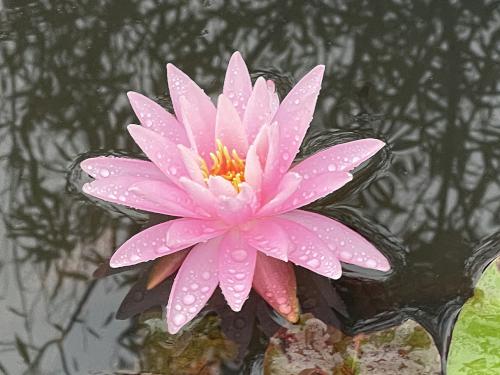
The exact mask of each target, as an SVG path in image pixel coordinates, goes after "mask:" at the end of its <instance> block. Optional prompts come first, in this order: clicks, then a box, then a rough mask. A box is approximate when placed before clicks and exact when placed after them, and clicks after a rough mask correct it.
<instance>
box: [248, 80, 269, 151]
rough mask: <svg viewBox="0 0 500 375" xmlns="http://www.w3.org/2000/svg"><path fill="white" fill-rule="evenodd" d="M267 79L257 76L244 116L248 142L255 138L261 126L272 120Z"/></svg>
mask: <svg viewBox="0 0 500 375" xmlns="http://www.w3.org/2000/svg"><path fill="white" fill-rule="evenodd" d="M270 104H271V102H270V98H269V93H268V88H267V85H266V80H265V79H264V78H262V77H259V78H257V81H256V82H255V86H254V88H253V91H252V95H251V96H250V99H249V100H248V105H247V108H246V110H245V115H244V116H243V127H244V128H245V131H246V134H247V137H248V143H250V144H251V143H252V142H253V141H254V140H255V137H256V136H257V134H258V132H259V130H260V128H261V127H262V126H263V125H264V124H266V123H269V122H270V120H271V107H270Z"/></svg>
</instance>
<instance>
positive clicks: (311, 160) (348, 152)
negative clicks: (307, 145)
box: [292, 138, 385, 175]
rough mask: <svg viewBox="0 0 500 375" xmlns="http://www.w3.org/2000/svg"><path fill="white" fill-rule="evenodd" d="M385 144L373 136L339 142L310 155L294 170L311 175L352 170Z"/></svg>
mask: <svg viewBox="0 0 500 375" xmlns="http://www.w3.org/2000/svg"><path fill="white" fill-rule="evenodd" d="M384 146H385V143H384V142H382V141H379V140H378V139H372V138H367V139H360V140H357V141H352V142H347V143H342V144H338V145H335V146H332V147H329V148H327V149H324V150H322V151H319V152H317V153H316V154H314V155H312V156H310V157H308V158H307V159H305V160H304V161H302V162H300V163H299V164H297V165H296V166H295V167H293V168H292V170H293V171H294V172H297V173H300V174H304V173H309V174H311V175H313V174H316V175H317V174H322V173H325V172H335V171H338V172H340V171H346V172H348V171H352V170H353V169H354V168H356V167H357V166H358V165H360V164H361V163H362V162H364V161H365V160H367V159H369V158H371V157H372V156H373V155H375V154H376V153H377V152H378V151H379V150H380V149H381V148H382V147H384Z"/></svg>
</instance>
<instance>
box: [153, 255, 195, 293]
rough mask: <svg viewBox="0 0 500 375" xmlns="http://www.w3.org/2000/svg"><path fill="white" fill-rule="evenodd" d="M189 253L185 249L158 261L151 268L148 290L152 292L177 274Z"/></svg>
mask: <svg viewBox="0 0 500 375" xmlns="http://www.w3.org/2000/svg"><path fill="white" fill-rule="evenodd" d="M188 253H189V249H184V250H180V251H178V252H176V253H173V254H169V255H165V256H164V257H161V258H158V259H156V260H155V263H154V266H153V267H152V268H151V271H149V275H148V284H147V286H146V289H148V290H150V289H153V288H155V287H156V286H158V285H159V284H161V283H162V282H163V281H164V280H165V279H166V278H168V277H169V276H171V275H172V274H173V273H174V272H176V271H177V270H178V269H179V267H180V266H181V264H182V262H183V261H184V259H185V258H186V255H188Z"/></svg>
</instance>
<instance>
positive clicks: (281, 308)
mask: <svg viewBox="0 0 500 375" xmlns="http://www.w3.org/2000/svg"><path fill="white" fill-rule="evenodd" d="M278 310H279V311H280V312H281V313H282V314H290V312H291V311H292V308H291V306H290V305H280V306H279V307H278Z"/></svg>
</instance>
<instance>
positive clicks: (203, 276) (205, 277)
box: [201, 271, 210, 280]
mask: <svg viewBox="0 0 500 375" xmlns="http://www.w3.org/2000/svg"><path fill="white" fill-rule="evenodd" d="M201 277H202V278H203V280H208V279H210V272H208V271H205V272H203V273H202V274H201Z"/></svg>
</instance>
